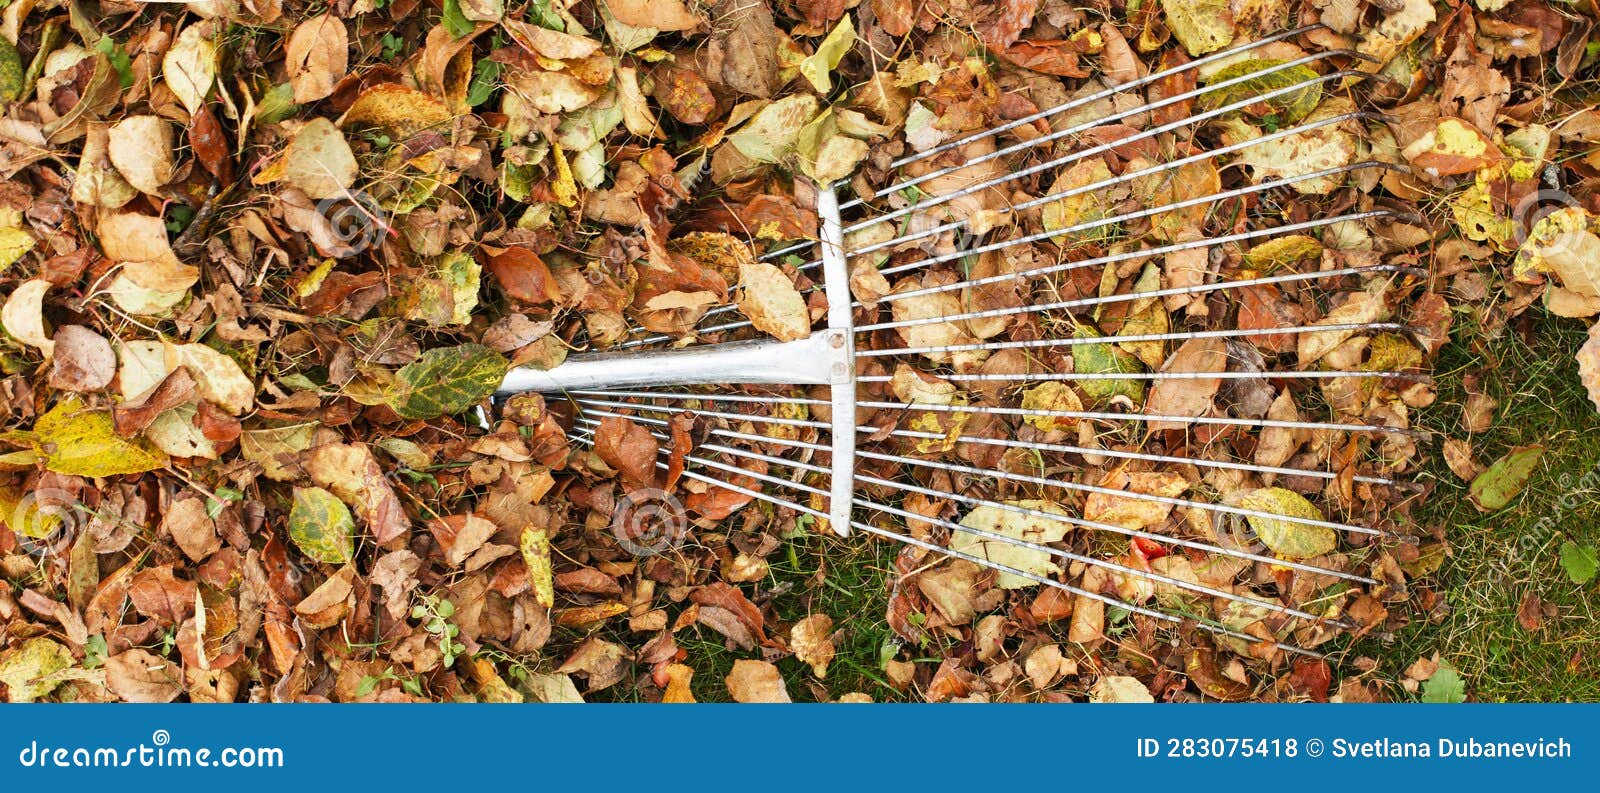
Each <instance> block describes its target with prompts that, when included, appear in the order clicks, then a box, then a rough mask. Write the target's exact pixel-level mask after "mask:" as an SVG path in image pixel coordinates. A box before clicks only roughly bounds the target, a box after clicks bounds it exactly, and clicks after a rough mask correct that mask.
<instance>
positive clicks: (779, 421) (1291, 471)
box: [574, 399, 1394, 485]
mask: <svg viewBox="0 0 1600 793" xmlns="http://www.w3.org/2000/svg"><path fill="white" fill-rule="evenodd" d="M574 401H575V402H577V403H578V404H580V405H593V406H599V407H614V408H626V409H632V410H647V411H651V412H655V413H667V414H673V413H695V414H697V415H701V416H710V417H712V418H722V419H728V420H730V421H749V422H751V423H753V424H776V425H779V426H790V427H811V428H814V429H821V430H829V431H832V430H833V426H832V425H831V424H829V423H828V422H825V421H809V420H806V419H785V418H775V417H772V416H756V415H751V414H748V413H726V412H722V411H715V410H689V409H688V408H680V407H669V406H660V405H644V404H637V403H632V402H608V401H604V400H597V399H596V400H590V399H578V400H574ZM599 414H600V415H618V414H615V413H610V412H606V411H599ZM855 429H856V432H858V433H867V434H873V433H876V432H880V431H881V430H882V429H883V428H881V427H856V428H855ZM889 435H890V436H893V437H896V438H914V439H920V440H946V441H948V440H954V441H955V442H957V443H976V444H981V445H985V446H1004V447H1007V448H1013V449H1043V450H1046V451H1053V452H1062V453H1065V454H1082V455H1101V456H1104V457H1114V458H1117V459H1121V460H1144V461H1146V462H1157V463H1177V464H1179V465H1194V466H1199V467H1201V468H1223V469H1227V470H1230V471H1250V472H1252V473H1259V474H1277V475H1280V476H1309V477H1312V478H1316V479H1337V478H1339V474H1337V473H1332V472H1329V471H1311V470H1307V469H1303V468H1284V467H1280V466H1272V465H1256V464H1255V463H1236V462H1230V461H1227V460H1202V459H1198V458H1194V457H1181V456H1176V455H1167V454H1147V453H1145V452H1128V451H1122V450H1118V449H1090V448H1086V447H1083V446H1073V445H1070V444H1061V443H1039V442H1034V443H1022V442H1020V441H1010V440H1005V439H1002V438H980V437H976V436H968V435H962V436H957V437H956V438H953V439H952V438H950V437H949V436H948V435H943V434H940V433H936V432H922V431H920V430H898V429H897V430H890V431H889ZM1354 479H1355V481H1357V482H1363V483H1366V484H1374V485H1392V484H1394V481H1393V480H1390V479H1384V478H1381V477H1370V476H1356V477H1354Z"/></svg>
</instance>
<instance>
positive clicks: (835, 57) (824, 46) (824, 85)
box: [800, 14, 856, 95]
mask: <svg viewBox="0 0 1600 793" xmlns="http://www.w3.org/2000/svg"><path fill="white" fill-rule="evenodd" d="M855 43H856V26H855V23H854V22H852V21H851V20H850V15H848V14H846V15H845V17H844V18H843V19H841V20H839V24H838V25H835V26H834V28H833V30H832V31H831V32H830V33H828V35H827V37H826V38H824V39H823V40H822V43H821V44H818V45H817V51H816V52H813V53H811V54H810V55H807V56H806V57H805V59H804V60H802V61H800V74H801V76H803V77H805V78H806V80H807V81H808V82H810V83H811V87H812V88H815V89H817V93H820V94H823V95H826V94H827V93H828V92H829V91H831V90H833V76H832V73H833V70H834V69H835V68H836V67H838V65H839V61H842V60H844V56H845V55H846V54H847V53H849V52H850V48H851V47H853V46H855Z"/></svg>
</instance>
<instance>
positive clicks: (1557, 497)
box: [1351, 306, 1600, 701]
mask: <svg viewBox="0 0 1600 793" xmlns="http://www.w3.org/2000/svg"><path fill="white" fill-rule="evenodd" d="M1452 336H1453V338H1452V341H1451V343H1450V344H1449V345H1447V346H1446V347H1445V349H1444V350H1443V351H1441V354H1440V360H1439V364H1438V367H1437V369H1436V378H1437V380H1438V382H1439V400H1438V401H1437V402H1436V403H1435V404H1434V405H1432V406H1431V407H1429V408H1425V409H1423V410H1421V411H1419V412H1418V415H1419V423H1420V425H1421V426H1422V427H1424V428H1426V429H1429V430H1431V431H1433V432H1436V433H1438V435H1437V436H1436V437H1435V439H1434V440H1433V442H1432V443H1431V444H1430V447H1429V448H1428V449H1427V450H1426V452H1427V457H1428V464H1427V466H1426V469H1425V472H1424V473H1423V475H1422V476H1421V477H1420V478H1421V479H1422V480H1423V481H1429V480H1431V481H1433V482H1434V483H1435V485H1436V486H1435V489H1434V491H1433V493H1432V494H1431V495H1430V496H1429V497H1428V499H1427V501H1426V503H1425V504H1423V505H1422V507H1421V508H1420V509H1419V511H1418V512H1417V518H1418V520H1419V521H1421V522H1422V524H1423V525H1424V526H1429V527H1433V526H1440V527H1442V528H1443V530H1444V536H1445V538H1446V540H1447V542H1448V543H1449V545H1450V549H1451V551H1450V557H1449V558H1448V559H1447V560H1446V561H1445V563H1444V565H1443V567H1442V568H1441V569H1440V570H1439V572H1438V573H1436V574H1435V575H1434V577H1433V578H1432V579H1429V580H1426V581H1423V582H1421V585H1423V586H1430V587H1433V588H1434V590H1435V591H1436V592H1437V593H1438V594H1439V595H1440V596H1441V597H1442V598H1443V600H1444V607H1443V608H1441V609H1439V610H1438V611H1437V612H1436V613H1435V614H1434V615H1433V618H1432V619H1419V620H1418V621H1416V622H1413V623H1412V624H1411V625H1409V626H1407V627H1405V628H1404V629H1402V630H1400V631H1397V632H1396V633H1395V635H1394V636H1393V637H1392V638H1387V639H1377V638H1374V639H1368V640H1365V641H1363V642H1361V643H1359V644H1357V645H1356V646H1355V647H1354V648H1353V649H1354V651H1355V652H1354V653H1352V654H1351V657H1353V656H1354V655H1357V654H1365V655H1369V656H1373V657H1375V658H1377V659H1378V660H1379V661H1380V673H1382V674H1383V675H1384V676H1386V677H1394V678H1398V677H1399V676H1400V674H1401V673H1402V672H1403V670H1404V669H1405V668H1406V666H1407V665H1409V664H1410V663H1411V662H1412V661H1415V660H1416V659H1417V658H1421V657H1429V656H1432V654H1433V653H1434V652H1438V653H1439V654H1440V656H1441V657H1442V658H1444V659H1445V660H1447V661H1449V662H1450V663H1451V664H1452V665H1453V666H1455V667H1456V668H1457V669H1458V670H1460V672H1461V674H1462V675H1463V676H1464V677H1465V678H1466V679H1467V684H1468V689H1467V690H1468V693H1469V694H1470V695H1471V696H1473V697H1474V698H1475V699H1478V700H1482V701H1563V700H1584V701H1590V700H1600V674H1597V672H1596V668H1595V665H1594V659H1595V658H1596V657H1597V655H1600V630H1597V629H1596V623H1595V608H1594V605H1595V589H1596V584H1595V583H1594V582H1591V583H1590V584H1588V585H1587V586H1579V585H1576V584H1574V583H1572V581H1571V580H1570V579H1568V577H1567V575H1566V573H1565V572H1563V570H1562V568H1561V564H1560V561H1559V555H1558V549H1559V548H1560V546H1561V544H1562V542H1564V541H1567V540H1571V541H1574V542H1577V543H1578V544H1580V545H1582V544H1588V545H1594V544H1596V543H1597V542H1600V529H1597V528H1596V518H1597V517H1600V498H1597V492H1596V490H1595V488H1594V487H1593V484H1594V483H1596V482H1600V413H1597V412H1596V410H1595V406H1594V405H1593V404H1592V403H1590V401H1589V399H1588V396H1587V394H1586V392H1585V390H1584V388H1583V386H1582V384H1581V383H1579V381H1578V373H1577V365H1576V363H1574V361H1573V358H1572V355H1573V353H1575V352H1576V351H1577V349H1578V347H1579V346H1580V345H1582V344H1583V341H1584V327H1583V323H1581V322H1580V321H1578V320H1572V319H1562V318H1559V317H1554V316H1550V315H1549V314H1547V313H1546V312H1545V311H1544V310H1543V308H1541V307H1539V306H1534V307H1533V308H1531V309H1529V311H1528V313H1527V314H1526V315H1524V317H1522V318H1520V319H1519V320H1518V321H1515V322H1513V323H1512V324H1511V327H1510V328H1508V329H1507V330H1506V331H1504V332H1503V333H1501V334H1500V335H1499V336H1498V337H1497V338H1493V339H1489V338H1486V337H1485V335H1484V333H1483V332H1482V331H1481V329H1480V328H1479V327H1478V325H1477V324H1476V323H1475V322H1474V320H1473V314H1471V313H1461V314H1458V315H1457V327H1456V330H1455V332H1454V333H1453V334H1452ZM1472 372H1479V373H1481V374H1482V377H1483V388H1484V390H1485V392H1487V393H1488V394H1489V395H1490V396H1493V397H1494V398H1496V399H1498V400H1499V402H1500V405H1499V407H1498V408H1497V410H1496V412H1495V417H1494V424H1493V426H1492V427H1491V428H1490V429H1489V430H1488V431H1486V432H1483V433H1481V434H1477V435H1469V433H1468V432H1467V431H1466V429H1465V425H1464V422H1463V418H1462V416H1463V413H1462V406H1463V404H1464V403H1465V400H1466V392H1465V390H1464V388H1463V385H1462V377H1463V376H1464V375H1467V374H1470V373H1472ZM1445 438H1460V439H1462V440H1465V441H1467V442H1468V443H1469V444H1471V446H1472V449H1473V452H1474V454H1475V456H1476V457H1477V459H1478V461H1479V462H1480V463H1482V464H1483V465H1488V464H1489V463H1491V462H1493V461H1494V460H1496V459H1498V458H1499V457H1500V456H1501V455H1503V454H1505V453H1506V452H1507V451H1508V450H1510V449H1511V448H1512V447H1513V446H1524V445H1530V444H1539V445H1543V446H1544V447H1546V452H1545V454H1544V456H1543V457H1542V458H1541V460H1540V462H1539V466H1538V469H1537V470H1536V471H1535V473H1534V475H1533V477H1532V479H1531V480H1530V481H1529V482H1528V485H1527V487H1526V488H1525V489H1524V490H1523V492H1522V493H1521V494H1520V495H1519V496H1517V497H1516V498H1515V499H1514V500H1513V501H1512V503H1511V504H1510V505H1508V506H1507V507H1505V508H1504V509H1502V510H1499V511H1498V512H1495V513H1492V514H1483V513H1481V512H1479V511H1478V510H1477V509H1476V508H1475V507H1474V506H1473V505H1472V504H1471V502H1469V501H1468V500H1467V492H1468V491H1467V483H1465V482H1462V481H1461V480H1459V479H1457V478H1456V477H1455V476H1454V475H1453V474H1451V473H1450V471H1449V470H1448V469H1447V468H1446V467H1445V465H1444V462H1443V460H1442V458H1441V456H1440V444H1441V443H1442V442H1443V440H1444V439H1445ZM1591 472H1596V473H1594V474H1593V475H1592V476H1590V478H1589V479H1588V482H1587V485H1589V486H1587V487H1586V486H1585V483H1584V482H1583V480H1584V478H1585V476H1587V475H1590V474H1591ZM1547 517H1548V518H1550V520H1548V521H1546V522H1545V523H1544V525H1543V527H1541V526H1540V522H1541V520H1543V519H1545V518H1547ZM1529 593H1533V594H1534V595H1536V596H1537V597H1539V598H1540V599H1541V600H1543V601H1544V602H1546V603H1548V604H1550V605H1551V606H1553V607H1554V608H1555V609H1556V612H1557V613H1556V615H1555V616H1553V617H1547V618H1545V619H1544V624H1543V626H1542V627H1541V628H1539V629H1538V630H1537V631H1533V632H1530V631H1528V630H1526V629H1525V628H1523V627H1522V626H1521V625H1519V624H1518V622H1517V609H1518V606H1519V604H1520V603H1521V602H1522V600H1523V598H1524V597H1525V596H1527V595H1528V594H1529Z"/></svg>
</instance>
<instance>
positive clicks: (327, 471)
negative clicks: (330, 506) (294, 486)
mask: <svg viewBox="0 0 1600 793" xmlns="http://www.w3.org/2000/svg"><path fill="white" fill-rule="evenodd" d="M305 467H306V471H307V473H309V474H311V479H312V481H314V482H316V483H317V485H318V486H321V487H325V488H327V489H328V490H331V491H333V494H334V495H336V496H338V497H339V500H340V501H343V502H344V503H346V504H348V505H350V506H351V507H354V508H355V511H356V515H357V517H360V518H361V520H362V521H364V522H365V523H366V524H367V527H368V528H369V529H370V530H371V531H372V536H373V539H374V540H375V541H376V542H377V543H378V544H379V545H383V544H384V543H387V542H389V541H390V540H392V539H394V538H396V537H398V536H400V535H401V534H404V533H405V531H406V529H407V528H409V526H410V522H409V521H408V520H407V519H406V514H405V510H404V509H403V508H402V507H401V506H400V499H399V497H397V496H396V495H395V494H394V488H393V487H392V486H390V484H389V480H387V479H386V478H384V476H383V469H382V468H380V467H379V466H378V461H377V459H376V458H374V457H373V456H372V451H371V450H370V449H368V448H367V447H366V446H365V445H363V444H359V443H354V444H345V443H328V444H323V445H321V446H317V447H314V448H312V449H311V452H310V454H309V455H307V457H306V463H305Z"/></svg>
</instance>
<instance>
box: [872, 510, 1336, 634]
mask: <svg viewBox="0 0 1600 793" xmlns="http://www.w3.org/2000/svg"><path fill="white" fill-rule="evenodd" d="M850 525H851V526H852V527H854V528H857V529H860V530H861V531H864V532H867V533H868V534H875V535H877V536H879V537H883V538H885V539H889V540H894V541H895V542H900V543H905V544H906V545H915V546H917V547H918V548H922V549H925V550H929V551H933V552H935V553H939V554H943V555H945V556H949V557H952V558H955V559H961V560H963V561H967V562H972V563H973V564H976V565H978V566H980V567H987V568H989V569H990V570H998V571H999V572H1002V573H1009V574H1011V575H1014V576H1017V577H1019V578H1025V579H1027V580H1029V581H1032V582H1034V583H1036V584H1043V585H1045V586H1050V587H1055V588H1056V589H1060V590H1062V591H1064V592H1068V593H1070V594H1074V595H1081V596H1083V597H1086V598H1089V599H1090V600H1096V601H1099V602H1101V603H1105V604H1106V605H1109V606H1116V607H1117V608H1120V609H1124V610H1127V611H1131V612H1133V613H1135V614H1142V615H1144V616H1146V617H1151V618H1153V619H1158V620H1162V621H1163V622H1170V623H1173V624H1174V625H1182V624H1184V623H1185V622H1188V623H1191V624H1193V625H1194V626H1195V627H1197V628H1199V629H1201V630H1204V631H1207V632H1209V633H1214V634H1217V635H1219V636H1228V637H1230V638H1234V639H1238V640H1241V641H1245V642H1249V643H1250V644H1259V643H1261V642H1262V641H1263V640H1262V639H1261V637H1259V636H1251V635H1250V634H1248V633H1244V632H1241V631H1236V630H1233V629H1232V628H1228V627H1226V626H1223V625H1218V624H1216V623H1213V622H1211V621H1209V620H1203V619H1198V618H1192V617H1180V616H1177V615H1175V614H1168V613H1166V612H1162V611H1154V610H1151V609H1148V608H1145V607H1143V606H1136V605H1133V604H1131V603H1126V602H1124V601H1121V600H1118V599H1117V598H1114V597H1110V596H1108V595H1102V594H1100V593H1098V592H1090V591H1088V590H1085V589H1080V588H1078V587H1075V586H1072V585H1070V584H1064V583H1062V582H1060V581H1056V580H1054V579H1051V578H1045V577H1044V576H1041V575H1038V574H1036V573H1030V572H1027V571H1025V570H1018V569H1016V568H1014V567H1010V566H1008V565H1004V564H1001V563H999V562H992V561H989V560H988V559H982V558H979V557H977V556H974V555H972V554H969V553H964V552H962V551H957V550H955V549H953V548H946V547H944V546H942V545H937V544H935V543H931V542H928V541H926V540H919V539H917V538H915V537H909V536H906V535H904V534H896V533H894V532H892V531H889V530H887V529H880V528H878V527H876V526H872V525H868V524H865V523H860V522H857V521H851V522H850ZM1272 645H1273V646H1274V647H1276V648H1278V649H1280V650H1283V651H1284V652H1288V653H1294V654H1296V655H1303V656H1307V657H1310V658H1323V657H1325V656H1324V655H1323V654H1322V653H1319V652H1316V651H1314V650H1307V649H1305V648H1303V647H1297V646H1295V645H1292V644H1285V643H1283V642H1279V641H1273V642H1272Z"/></svg>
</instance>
